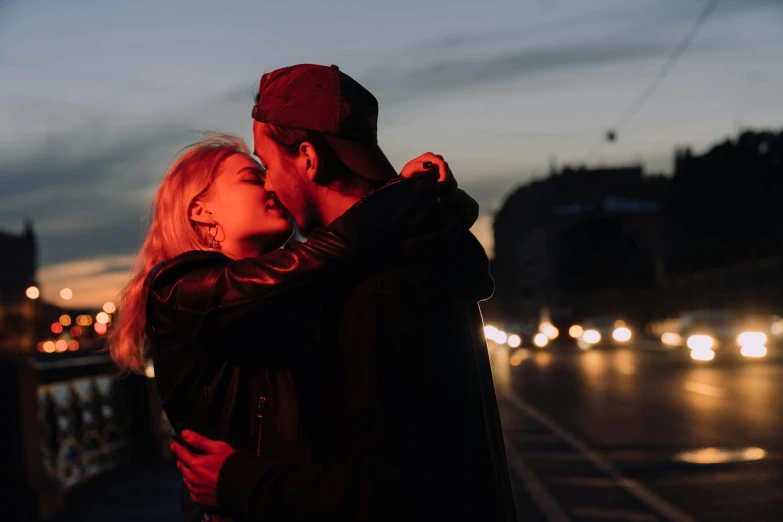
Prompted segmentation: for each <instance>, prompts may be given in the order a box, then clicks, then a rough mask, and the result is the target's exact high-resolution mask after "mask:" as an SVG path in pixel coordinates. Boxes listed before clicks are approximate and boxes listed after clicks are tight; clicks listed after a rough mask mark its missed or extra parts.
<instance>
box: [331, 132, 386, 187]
mask: <svg viewBox="0 0 783 522" xmlns="http://www.w3.org/2000/svg"><path fill="white" fill-rule="evenodd" d="M324 138H326V141H327V142H329V145H330V146H331V147H332V150H334V152H335V154H337V157H339V158H340V160H342V162H343V163H345V166H346V167H348V168H349V169H351V170H352V171H353V172H355V173H356V174H358V175H360V176H362V177H363V178H367V179H371V180H375V181H389V180H391V179H394V178H396V177H397V171H396V170H394V167H393V166H392V164H391V163H390V162H389V160H388V159H387V158H386V155H385V154H384V153H383V151H382V150H381V148H380V147H379V146H378V145H376V144H372V145H370V144H364V143H359V142H356V141H350V140H346V139H343V138H337V137H335V136H330V135H329V134H324Z"/></svg>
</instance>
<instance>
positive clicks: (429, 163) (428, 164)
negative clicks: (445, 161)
mask: <svg viewBox="0 0 783 522" xmlns="http://www.w3.org/2000/svg"><path fill="white" fill-rule="evenodd" d="M424 168H425V169H431V168H432V162H431V161H425V162H424Z"/></svg>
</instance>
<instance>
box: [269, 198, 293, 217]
mask: <svg viewBox="0 0 783 522" xmlns="http://www.w3.org/2000/svg"><path fill="white" fill-rule="evenodd" d="M264 209H266V210H267V211H275V212H279V213H281V214H283V215H287V214H288V212H287V211H286V209H285V208H283V206H282V205H281V204H280V203H278V202H277V200H276V199H275V198H269V199H267V200H266V203H264Z"/></svg>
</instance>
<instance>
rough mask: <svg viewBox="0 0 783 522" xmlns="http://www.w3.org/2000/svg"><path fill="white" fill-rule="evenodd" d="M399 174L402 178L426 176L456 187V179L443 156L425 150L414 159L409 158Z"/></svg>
mask: <svg viewBox="0 0 783 522" xmlns="http://www.w3.org/2000/svg"><path fill="white" fill-rule="evenodd" d="M400 175H401V176H402V177H403V178H413V177H416V176H428V177H432V179H433V180H435V179H437V181H438V183H448V184H450V185H453V188H457V180H456V179H455V178H454V174H452V172H451V169H450V168H449V164H448V163H446V160H444V159H443V156H440V155H438V154H433V153H432V152H425V153H424V154H422V155H421V156H419V157H418V158H416V159H412V160H410V161H409V162H408V163H406V164H405V166H404V167H403V168H402V172H401V173H400Z"/></svg>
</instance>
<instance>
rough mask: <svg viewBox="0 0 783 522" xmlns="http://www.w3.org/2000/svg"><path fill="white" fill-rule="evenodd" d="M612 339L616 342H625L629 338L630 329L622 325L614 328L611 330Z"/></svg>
mask: <svg viewBox="0 0 783 522" xmlns="http://www.w3.org/2000/svg"><path fill="white" fill-rule="evenodd" d="M612 339H614V340H615V341H617V342H618V343H627V342H628V341H630V340H631V330H629V329H628V328H626V327H624V326H621V327H620V328H616V329H615V331H614V332H612Z"/></svg>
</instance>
